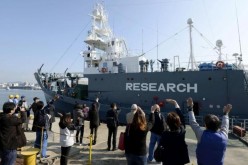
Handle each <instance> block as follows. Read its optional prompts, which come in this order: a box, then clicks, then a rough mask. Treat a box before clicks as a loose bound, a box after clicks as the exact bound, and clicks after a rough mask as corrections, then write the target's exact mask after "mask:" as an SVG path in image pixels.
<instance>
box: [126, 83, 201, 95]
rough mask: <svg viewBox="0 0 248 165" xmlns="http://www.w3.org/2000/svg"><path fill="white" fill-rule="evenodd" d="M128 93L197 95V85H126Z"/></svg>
mask: <svg viewBox="0 0 248 165" xmlns="http://www.w3.org/2000/svg"><path fill="white" fill-rule="evenodd" d="M126 91H151V92H181V93H182V92H187V93H190V92H194V93H197V84H196V83H195V84H190V83H187V84H183V83H179V84H175V83H166V84H164V83H126Z"/></svg>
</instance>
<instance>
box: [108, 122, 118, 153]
mask: <svg viewBox="0 0 248 165" xmlns="http://www.w3.org/2000/svg"><path fill="white" fill-rule="evenodd" d="M117 128H118V127H109V128H108V149H110V148H111V137H112V135H113V141H112V144H113V149H116V134H117Z"/></svg>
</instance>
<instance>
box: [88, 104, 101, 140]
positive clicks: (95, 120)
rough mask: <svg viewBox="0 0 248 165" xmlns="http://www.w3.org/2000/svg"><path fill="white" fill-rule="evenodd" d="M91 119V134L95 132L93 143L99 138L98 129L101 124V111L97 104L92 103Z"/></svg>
mask: <svg viewBox="0 0 248 165" xmlns="http://www.w3.org/2000/svg"><path fill="white" fill-rule="evenodd" d="M89 120H90V134H92V135H93V134H94V138H93V142H92V144H93V145H95V144H96V140H97V129H98V127H99V125H100V118H99V111H98V109H97V104H96V103H92V105H91V109H90V111H89Z"/></svg>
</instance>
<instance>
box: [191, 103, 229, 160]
mask: <svg viewBox="0 0 248 165" xmlns="http://www.w3.org/2000/svg"><path fill="white" fill-rule="evenodd" d="M193 105H194V103H193V99H192V98H188V99H187V106H188V107H187V108H188V114H189V124H190V126H191V128H192V129H193V131H194V132H195V135H196V138H197V141H198V143H197V148H196V158H197V163H198V164H199V165H223V164H224V157H225V151H226V146H227V140H228V130H229V117H228V114H229V112H230V111H231V109H232V105H231V104H227V105H226V106H224V108H223V117H222V122H220V120H219V118H218V117H217V116H215V115H212V114H208V115H207V116H205V118H204V122H205V127H206V129H205V130H204V129H202V128H201V127H200V126H199V124H198V123H197V122H196V119H195V115H194V112H193ZM219 128H220V129H219Z"/></svg>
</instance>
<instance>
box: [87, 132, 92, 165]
mask: <svg viewBox="0 0 248 165" xmlns="http://www.w3.org/2000/svg"><path fill="white" fill-rule="evenodd" d="M91 160H92V134H90V149H89V162H88V164H89V165H91Z"/></svg>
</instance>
